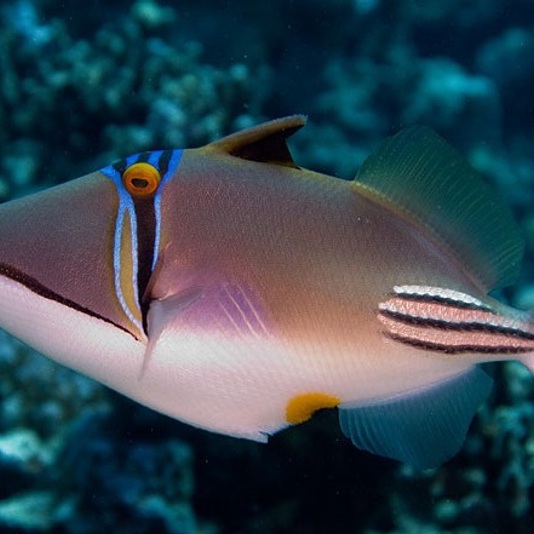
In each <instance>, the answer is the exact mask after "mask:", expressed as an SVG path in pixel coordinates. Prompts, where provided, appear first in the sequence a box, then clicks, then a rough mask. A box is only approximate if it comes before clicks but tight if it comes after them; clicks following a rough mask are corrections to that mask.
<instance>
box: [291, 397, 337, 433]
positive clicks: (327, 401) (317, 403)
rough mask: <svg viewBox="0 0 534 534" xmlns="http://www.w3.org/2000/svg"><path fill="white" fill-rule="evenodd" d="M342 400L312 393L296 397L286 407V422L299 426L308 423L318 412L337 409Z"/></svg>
mask: <svg viewBox="0 0 534 534" xmlns="http://www.w3.org/2000/svg"><path fill="white" fill-rule="evenodd" d="M339 403H340V399H338V398H337V397H334V396H333V395H327V394H326V393H320V392H312V393H301V394H300V395H295V396H294V397H293V398H291V399H290V400H289V402H288V403H287V406H286V421H287V422H288V423H291V424H292V425H298V424H299V423H303V422H304V421H307V420H308V419H309V418H310V417H311V416H312V415H313V414H314V413H315V412H316V411H317V410H320V409H322V408H335V407H336V406H337V405H338V404H339Z"/></svg>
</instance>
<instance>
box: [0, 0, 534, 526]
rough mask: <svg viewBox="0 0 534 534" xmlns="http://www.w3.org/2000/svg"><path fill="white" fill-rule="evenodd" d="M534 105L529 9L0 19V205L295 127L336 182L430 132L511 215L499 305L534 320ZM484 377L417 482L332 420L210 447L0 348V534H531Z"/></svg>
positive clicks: (352, 8) (523, 459) (515, 434)
mask: <svg viewBox="0 0 534 534" xmlns="http://www.w3.org/2000/svg"><path fill="white" fill-rule="evenodd" d="M533 95H534V4H533V3H532V1H531V0H472V1H462V0H446V1H445V0H407V1H402V0H329V1H328V0H322V1H319V0H270V1H268V2H267V1H259V0H249V1H245V0H243V1H236V0H230V1H225V0H220V1H216V0H194V1H189V0H188V1H186V0H183V1H174V2H173V1H170V0H167V1H163V0H160V1H159V2H156V1H151V0H138V1H136V2H126V1H118V0H111V1H103V0H102V1H97V0H86V1H84V2H81V1H80V0H65V1H62V2H57V1H53V0H18V1H15V0H4V1H2V2H1V3H0V200H1V201H4V200H8V199H10V198H13V197H16V196H20V195H23V194H27V193H30V192H34V191H37V190H39V189H42V188H45V187H49V186H50V185H53V184H55V183H59V182H61V181H64V180H67V179H70V178H74V177H76V176H79V175H81V174H84V173H86V172H89V171H91V170H94V169H96V168H99V167H102V166H104V165H106V164H108V163H109V162H110V161H113V160H115V159H117V158H119V157H122V156H125V155H128V154H131V153H134V152H138V151H140V150H144V149H151V148H179V147H190V146H198V145H200V144H203V143H206V142H208V141H211V140H213V139H216V138H217V137H219V136H221V135H224V134H227V133H230V132H232V131H234V130H236V129H239V128H242V127H245V126H249V125H252V124H256V123H258V122H260V121H262V120H266V119H272V118H276V117H279V116H282V115H285V114H292V113H304V114H306V115H308V116H309V119H310V123H309V125H308V126H306V128H304V129H303V130H302V131H301V132H299V134H298V135H297V136H296V137H295V138H294V140H292V147H293V152H294V155H295V158H296V159H297V161H298V163H299V164H300V165H302V166H306V167H310V168H313V169H315V170H320V171H323V172H327V173H329V174H335V175H337V176H339V177H342V178H351V177H352V176H353V175H354V174H355V173H356V171H357V169H358V167H359V165H360V164H361V162H362V161H363V159H364V158H365V157H366V155H368V154H369V153H370V152H372V151H373V150H375V149H376V147H377V146H378V144H379V143H380V141H381V140H382V139H383V138H384V137H386V136H388V135H390V134H391V133H393V132H395V131H397V130H399V129H400V128H402V127H404V126H407V125H411V124H425V125H427V126H430V127H432V128H434V129H436V130H437V131H438V132H440V133H441V134H442V135H443V136H445V137H446V138H447V139H449V140H450V141H451V142H452V143H453V144H454V145H456V146H457V147H458V148H459V149H460V151H461V152H463V153H464V154H465V155H466V157H467V158H468V159H469V160H470V161H471V163H472V164H473V165H474V166H475V167H476V168H478V169H479V170H480V171H482V172H483V173H484V174H485V175H486V176H487V178H488V180H489V181H491V182H493V183H494V184H495V187H497V188H498V189H499V190H500V192H501V194H502V195H503V197H505V199H506V201H507V203H508V204H509V205H510V206H511V208H512V209H513V211H514V213H515V215H516V217H517V219H518V221H519V222H520V224H521V226H522V228H523V230H524V233H525V237H526V239H527V254H526V258H525V263H524V269H523V272H522V275H521V278H520V280H519V281H518V284H517V285H516V286H515V287H513V288H511V289H508V290H506V291H504V292H503V294H502V297H503V298H504V299H506V300H507V301H508V302H510V303H512V304H514V305H516V306H519V307H524V308H531V307H532V308H534V263H533V250H534V248H533V247H534V151H533V147H534V128H533V124H534V96H533ZM58 209H61V208H60V207H58ZM4 239H9V236H0V246H1V242H2V240H4ZM88 270H89V272H90V266H88ZM495 374H496V377H497V383H498V386H497V387H496V389H495V392H494V394H493V395H492V397H491V400H490V402H489V403H488V404H487V405H485V406H484V407H483V408H482V409H481V410H480V412H479V415H478V416H477V418H476V419H475V422H474V424H473V425H472V427H471V431H470V434H469V438H468V440H467V442H466V445H465V446H464V448H463V449H462V451H461V453H460V454H459V455H458V456H457V457H455V458H454V459H453V460H452V461H450V462H449V463H447V464H446V465H445V466H443V467H442V468H440V469H437V470H434V471H430V472H427V473H424V474H417V473H414V472H413V471H412V470H411V469H409V468H408V467H406V466H402V465H399V464H397V463H394V462H392V461H388V460H384V459H381V458H378V457H375V456H370V455H368V454H365V453H362V452H359V451H357V450H356V449H354V448H353V447H352V446H351V445H350V444H349V443H348V441H347V440H346V439H345V438H343V437H342V435H341V433H340V431H339V429H338V425H337V421H336V417H335V414H334V413H331V414H328V413H325V414H321V415H320V416H318V417H317V418H316V419H315V420H314V421H312V422H310V423H308V424H306V425H304V426H301V427H298V428H294V429H291V430H289V431H286V432H284V433H282V434H281V435H278V436H275V437H274V438H273V439H271V442H270V444H269V445H267V446H264V445H258V444H255V443H248V442H244V441H240V440H234V439H231V438H226V437H222V436H217V435H213V434H210V433H207V432H201V431H198V430H194V429H192V428H190V427H188V426H185V425H183V424H181V423H178V422H176V421H173V420H171V419H169V418H166V417H164V416H161V415H159V414H156V413H154V412H151V411H149V410H147V409H144V408H142V407H140V406H138V405H136V404H134V403H132V402H130V401H128V400H126V399H124V398H122V397H120V396H118V395H117V394H115V393H113V392H110V391H109V390H107V389H105V388H104V387H102V386H100V385H98V384H95V383H93V382H91V381H89V380H87V379H85V378H83V377H80V376H78V375H75V374H74V373H71V372H70V371H67V370H65V369H63V368H60V367H58V366H56V365H54V364H53V363H51V362H49V361H48V360H46V359H44V358H42V357H41V356H38V355H36V354H35V353H34V352H33V351H31V350H29V349H27V348H25V347H24V346H22V345H21V344H20V343H18V342H16V341H14V340H13V339H12V338H10V337H8V336H7V335H5V334H3V333H0V532H2V533H30V532H36V533H38V532H39V533H40V532H42V533H49V532H57V533H69V534H70V533H73V534H90V533H103V532H113V533H120V534H122V533H124V534H126V533H132V534H145V533H161V534H166V533H173V534H178V533H179V534H192V533H196V534H218V533H220V534H249V533H251V534H255V533H257V534H267V533H286V532H287V533H295V534H301V533H302V534H306V533H311V534H315V533H317V534H323V533H326V534H328V533H338V532H339V533H360V532H365V533H369V534H370V533H376V534H378V533H391V534H393V533H403V534H404V533H424V534H428V533H430V534H432V533H442V532H447V533H458V534H460V533H461V534H479V533H480V534H486V533H512V532H514V533H525V534H529V533H531V532H532V531H533V528H534V527H532V524H533V521H534V514H533V511H532V505H531V503H532V499H533V498H534V492H533V490H532V488H533V484H534V404H533V402H532V401H533V394H532V390H533V388H532V386H533V383H532V378H531V377H530V375H529V373H528V372H527V371H526V370H524V369H523V368H522V367H520V366H519V365H514V364H507V365H500V366H499V367H498V368H497V369H496V370H495Z"/></svg>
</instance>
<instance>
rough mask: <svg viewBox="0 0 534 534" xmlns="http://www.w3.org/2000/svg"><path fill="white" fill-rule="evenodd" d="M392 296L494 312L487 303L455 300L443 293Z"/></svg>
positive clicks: (462, 308)
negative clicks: (442, 294) (444, 295)
mask: <svg viewBox="0 0 534 534" xmlns="http://www.w3.org/2000/svg"><path fill="white" fill-rule="evenodd" d="M391 296H392V297H394V298H400V299H403V300H409V301H411V302H422V303H423V304H443V305H444V306H447V307H449V308H459V309H461V310H479V311H487V312H492V311H493V309H492V308H490V307H489V306H487V305H486V304H476V303H474V302H464V301H462V300H454V299H452V298H448V297H443V296H441V295H427V294H424V295H420V294H415V293H402V292H401V293H392V294H391Z"/></svg>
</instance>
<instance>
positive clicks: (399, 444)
mask: <svg viewBox="0 0 534 534" xmlns="http://www.w3.org/2000/svg"><path fill="white" fill-rule="evenodd" d="M491 385H492V379H491V378H490V377H489V376H488V375H487V374H486V373H485V372H484V371H483V370H482V369H480V368H479V367H473V368H471V369H469V370H468V371H467V372H464V373H462V374H460V375H456V376H454V377H452V378H448V379H445V380H442V381H440V382H438V383H435V384H431V385H429V386H427V387H424V388H419V389H417V390H414V391H409V392H407V393H404V394H401V395H396V396H394V397H391V398H387V399H384V400H380V401H377V402H374V403H370V404H366V405H361V404H358V403H350V402H348V403H343V404H341V405H340V406H339V421H340V425H341V429H342V431H343V433H344V434H345V435H346V436H347V437H348V438H350V439H351V441H352V442H353V443H354V445H356V447H358V448H360V449H364V450H367V451H369V452H372V453H374V454H379V455H381V456H385V457H387V458H393V459H395V460H399V461H402V462H406V463H408V464H410V465H412V466H413V467H415V468H416V469H428V468H431V467H437V466H439V465H440V464H441V463H442V462H444V461H445V460H447V459H449V458H450V457H451V456H453V455H454V454H455V453H456V452H457V451H458V450H459V449H460V448H461V446H462V443H463V441H464V439H465V436H466V434H467V430H468V428H469V424H470V422H471V419H472V418H473V416H474V414H475V412H476V410H477V409H478V407H479V406H480V404H481V403H482V402H484V400H485V399H486V397H487V396H488V394H489V392H490V390H491Z"/></svg>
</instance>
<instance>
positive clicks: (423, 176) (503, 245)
mask: <svg viewBox="0 0 534 534" xmlns="http://www.w3.org/2000/svg"><path fill="white" fill-rule="evenodd" d="M354 187H355V188H356V189H363V191H367V192H371V193H372V194H374V196H378V197H379V199H380V201H381V202H383V203H385V204H389V205H390V206H391V207H392V208H393V209H396V210H400V211H401V212H402V213H403V214H404V216H406V217H407V218H411V219H412V220H414V219H415V221H416V222H417V223H418V224H420V225H423V226H425V227H427V228H429V229H430V230H431V231H432V232H433V233H434V234H435V235H437V236H438V237H439V238H440V239H441V240H443V241H445V242H446V243H447V245H448V246H449V248H450V249H451V250H452V252H453V253H454V254H455V255H456V257H457V258H458V259H459V260H460V261H461V262H462V263H463V264H464V265H465V266H466V268H467V270H468V272H470V273H471V275H472V276H473V277H474V280H475V281H476V282H478V284H479V285H480V286H481V287H482V288H484V289H485V290H487V291H489V290H491V289H494V288H496V287H500V286H504V285H507V284H508V283H510V282H511V281H512V280H513V279H514V277H515V276H516V275H517V271H518V269H519V263H520V260H521V257H522V254H523V240H522V238H521V234H520V231H519V228H518V226H517V224H516V223H515V221H514V220H513V218H512V215H511V213H510V211H509V210H508V208H507V207H506V205H505V204H504V202H503V201H502V199H501V198H500V197H499V196H498V195H497V193H496V192H495V191H493V190H492V189H491V187H489V186H488V184H486V183H485V182H484V181H483V180H482V178H481V177H480V175H479V174H478V173H477V172H476V171H475V170H474V169H473V168H472V167H471V166H470V165H469V164H468V163H467V161H465V160H464V159H463V158H462V157H461V156H460V155H459V154H458V153H457V152H456V150H455V149H454V148H453V147H451V146H450V145H449V144H448V143H447V142H446V141H445V140H444V139H442V138H441V137H440V136H439V135H437V134H436V133H434V132H433V131H432V130H430V129H429V128H425V127H421V126H414V127H411V128H408V129H406V130H402V131H401V132H399V133H398V134H397V135H395V136H393V137H391V138H389V139H388V140H386V142H385V143H384V145H383V146H382V147H381V148H380V150H379V151H378V152H377V153H376V154H375V155H374V156H371V157H369V158H368V159H367V160H366V161H365V162H364V163H363V165H362V167H361V169H360V171H359V173H358V175H357V177H356V180H355V182H354Z"/></svg>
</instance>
